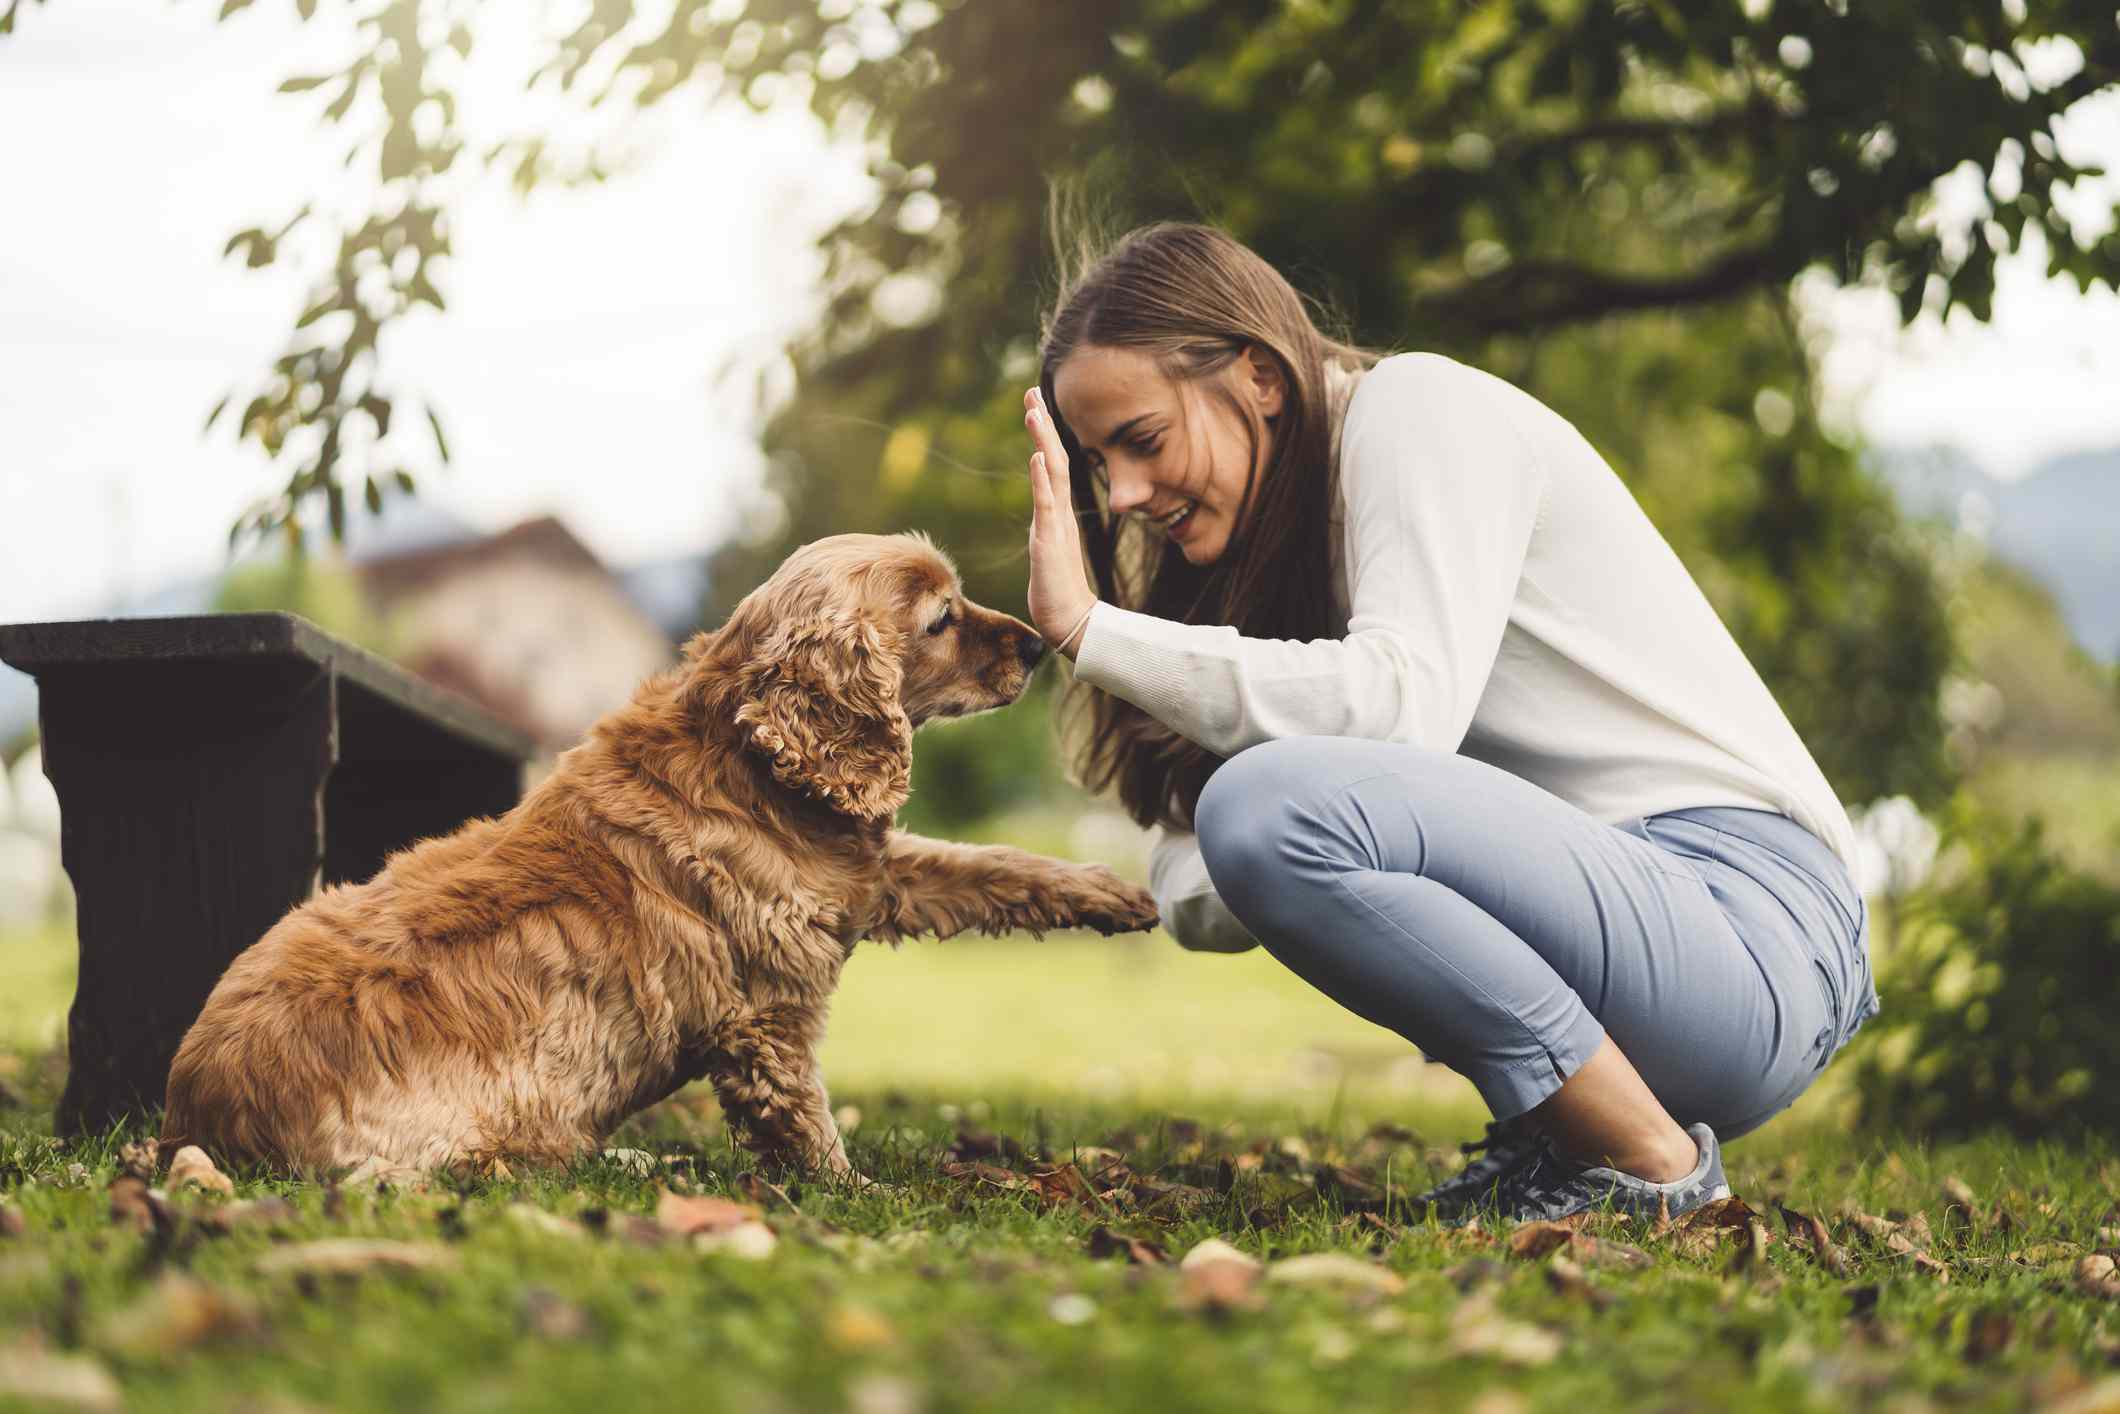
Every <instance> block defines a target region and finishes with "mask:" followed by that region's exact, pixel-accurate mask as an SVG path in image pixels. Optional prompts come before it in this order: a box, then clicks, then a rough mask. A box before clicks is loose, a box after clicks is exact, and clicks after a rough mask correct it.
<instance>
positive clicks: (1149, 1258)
mask: <svg viewBox="0 0 2120 1414" xmlns="http://www.w3.org/2000/svg"><path fill="white" fill-rule="evenodd" d="M1084 1245H1085V1246H1086V1247H1087V1248H1088V1249H1089V1255H1090V1256H1092V1257H1096V1258H1098V1259H1100V1260H1101V1259H1103V1258H1105V1257H1116V1256H1121V1255H1124V1256H1125V1258H1126V1260H1127V1261H1129V1262H1132V1263H1133V1264H1134V1265H1136V1266H1141V1267H1154V1266H1161V1265H1162V1264H1163V1263H1164V1262H1165V1261H1166V1260H1168V1259H1167V1256H1166V1254H1165V1253H1164V1251H1163V1249H1162V1247H1160V1246H1158V1245H1157V1244H1156V1243H1154V1242H1150V1241H1148V1240H1146V1239H1144V1238H1139V1237H1129V1236H1128V1235H1126V1234H1125V1233H1123V1232H1113V1231H1112V1230H1111V1229H1110V1228H1108V1227H1106V1226H1105V1225H1104V1224H1102V1223H1099V1224H1097V1226H1095V1227H1093V1228H1091V1229H1090V1234H1089V1240H1088V1241H1087V1243H1085V1244H1084Z"/></svg>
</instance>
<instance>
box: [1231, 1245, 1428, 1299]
mask: <svg viewBox="0 0 2120 1414" xmlns="http://www.w3.org/2000/svg"><path fill="white" fill-rule="evenodd" d="M1266 1280H1268V1281H1271V1282H1281V1283H1285V1284H1287V1285H1291V1286H1333V1287H1341V1288H1344V1289H1347V1290H1352V1291H1367V1292H1374V1293H1377V1294H1378V1295H1382V1296H1394V1295H1397V1294H1398V1293H1399V1292H1401V1291H1404V1290H1405V1289H1406V1279H1405V1278H1404V1277H1402V1276H1400V1275H1399V1274H1398V1273H1397V1272H1394V1271H1392V1270H1391V1269H1390V1268H1389V1267H1383V1266H1379V1265H1378V1264H1377V1263H1375V1262H1365V1261H1363V1260H1362V1259H1361V1258H1360V1257H1354V1256H1350V1255H1348V1254H1347V1253H1345V1252H1307V1253H1305V1254H1303V1255H1302V1256H1300V1257H1284V1258H1282V1259H1281V1260H1280V1261H1278V1262H1275V1263H1273V1264H1272V1265H1270V1266H1268V1267H1267V1269H1266Z"/></svg>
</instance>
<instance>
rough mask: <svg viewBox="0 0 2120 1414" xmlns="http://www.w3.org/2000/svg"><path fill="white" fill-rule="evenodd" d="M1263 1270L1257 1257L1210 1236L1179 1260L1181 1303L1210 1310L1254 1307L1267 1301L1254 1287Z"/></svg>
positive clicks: (1187, 1308)
mask: <svg viewBox="0 0 2120 1414" xmlns="http://www.w3.org/2000/svg"><path fill="white" fill-rule="evenodd" d="M1260 1272H1261V1267H1260V1264H1259V1259H1258V1258H1256V1257H1253V1256H1251V1255H1249V1254H1247V1253H1244V1252H1240V1251H1238V1250H1237V1249H1236V1248H1234V1247H1232V1246H1230V1245H1229V1244H1228V1243H1227V1242H1224V1241H1222V1240H1221V1239H1220V1238H1218V1237H1210V1238H1208V1239H1207V1240H1206V1241H1205V1242H1202V1243H1200V1244H1199V1245H1198V1246H1196V1247H1194V1248H1193V1249H1192V1250H1191V1251H1190V1252H1187V1253H1186V1254H1185V1256H1184V1258H1183V1259H1182V1260H1180V1261H1179V1263H1178V1274H1179V1276H1178V1305H1179V1306H1180V1307H1182V1308H1184V1309H1186V1310H1190V1311H1207V1312H1210V1313H1215V1312H1222V1311H1239V1310H1244V1311H1248V1310H1255V1309H1257V1308H1258V1307H1259V1306H1261V1305H1263V1304H1264V1298H1263V1297H1261V1296H1260V1294H1259V1293H1258V1291H1257V1290H1255V1288H1256V1287H1257V1286H1258V1284H1259V1276H1260Z"/></svg>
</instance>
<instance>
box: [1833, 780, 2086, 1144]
mask: <svg viewBox="0 0 2120 1414" xmlns="http://www.w3.org/2000/svg"><path fill="white" fill-rule="evenodd" d="M1949 834H1950V836H1951V837H1952V847H1951V853H1953V854H1955V855H1956V856H1957V857H1956V859H1955V860H1953V861H1951V863H1952V866H1953V867H1950V868H1947V869H1945V870H1942V871H1940V878H1941V879H1942V880H1943V881H1942V882H1940V883H1938V884H1937V885H1936V886H1935V887H1932V888H1930V889H1927V890H1925V891H1922V892H1919V893H1915V894H1912V895H1909V896H1908V897H1907V898H1905V899H1904V900H1902V901H1901V902H1900V903H1899V905H1898V906H1897V908H1896V909H1895V913H1896V917H1895V920H1894V926H1893V929H1892V933H1893V937H1892V940H1891V943H1890V946H1889V948H1888V949H1887V950H1886V951H1885V955H1884V956H1883V957H1882V958H1880V959H1879V962H1878V976H1879V984H1880V991H1881V993H1882V996H1883V1000H1884V1011H1883V1012H1882V1013H1881V1014H1880V1015H1879V1016H1877V1017H1876V1018H1875V1019H1874V1020H1872V1021H1871V1022H1870V1023H1869V1024H1868V1026H1867V1027H1866V1028H1865V1030H1864V1035H1863V1043H1864V1044H1863V1047H1862V1049H1861V1050H1860V1051H1859V1053H1858V1059H1857V1062H1856V1067H1855V1075H1854V1079H1855V1081H1856V1083H1857V1086H1858V1088H1859V1091H1860V1095H1861V1105H1862V1113H1863V1116H1864V1118H1865V1119H1868V1120H1871V1121H1874V1122H1878V1123H1882V1124H1888V1125H1891V1126H1893V1127H1895V1128H1903V1129H1909V1130H1915V1131H1919V1132H1922V1133H1929V1134H1962V1133H1969V1132H1972V1131H1976V1130H1982V1129H1989V1128H1995V1127H2001V1128H2006V1129H2009V1130H2011V1131H2013V1132H2014V1133H2016V1134H2018V1135H2020V1136H2023V1137H2027V1138H2030V1137H2036V1136H2043V1135H2052V1134H2056V1133H2080V1132H2084V1131H2090V1130H2097V1131H2100V1132H2103V1133H2107V1134H2111V1133H2120V1027H2116V1026H2115V1025H2114V1020H2113V1018H2114V1017H2115V1015H2116V1014H2120V888H2116V887H2115V886H2114V885H2112V884H2111V883H2108V882H2106V881H2104V880H2102V879H2099V878H2096V877H2094V876H2092V875H2090V874H2087V873H2084V872H2081V871H2079V870H2076V869H2073V868H2071V867H2070V866H2069V865H2068V864H2067V863H2065V862H2064V861H2063V860H2062V858H2061V857H2060V856H2059V855H2058V854H2057V853H2056V852H2055V851H2054V850H2052V849H2051V848H2049V846H2048V845H2047V843H2046V841H2045V839H2044V828H2043V826H2042V824H2041V822H2040V821H2039V820H2038V819H2037V818H2036V817H2034V818H2033V819H2031V820H2028V821H2008V820H2004V819H2002V818H2000V817H1996V816H1993V815H1988V814H1984V813H1979V812H1976V811H1975V810H1973V809H1972V808H1970V807H1968V806H1965V805H1963V804H1961V806H1960V807H1959V810H1958V813H1957V815H1956V817H1955V819H1954V820H1953V822H1952V824H1951V826H1950V828H1949Z"/></svg>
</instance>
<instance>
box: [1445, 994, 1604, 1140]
mask: <svg viewBox="0 0 2120 1414" xmlns="http://www.w3.org/2000/svg"><path fill="white" fill-rule="evenodd" d="M1604 1043H1605V1028H1604V1027H1603V1026H1602V1025H1601V1024H1599V1022H1598V1019H1597V1018H1596V1017H1594V1016H1592V1015H1591V1014H1590V1008H1588V1007H1586V1006H1583V1005H1582V1004H1581V1003H1580V1002H1578V1003H1577V1004H1576V1008H1575V1015H1574V1017H1573V1019H1571V1020H1570V1021H1569V1022H1568V1024H1567V1025H1566V1027H1565V1028H1564V1029H1563V1031H1562V1034H1560V1035H1559V1036H1557V1037H1551V1038H1547V1040H1546V1053H1545V1054H1544V1055H1541V1056H1532V1057H1530V1058H1528V1059H1525V1060H1519V1061H1506V1062H1502V1063H1500V1064H1496V1065H1484V1066H1479V1067H1476V1068H1472V1069H1468V1070H1467V1072H1466V1078H1467V1079H1469V1080H1471V1082H1472V1084H1473V1087H1474V1088H1475V1089H1477V1090H1478V1091H1479V1092H1480V1098H1481V1099H1482V1100H1485V1101H1486V1102H1487V1110H1488V1113H1490V1114H1492V1115H1493V1116H1494V1117H1495V1118H1496V1119H1514V1118H1516V1117H1517V1116H1518V1115H1520V1114H1523V1113H1524V1112H1525V1111H1527V1110H1531V1109H1535V1108H1537V1107H1538V1106H1539V1105H1541V1104H1543V1103H1544V1102H1545V1101H1546V1100H1547V1099H1549V1098H1551V1097H1552V1095H1553V1092H1554V1091H1556V1090H1558V1089H1560V1088H1561V1084H1562V1082H1563V1081H1565V1080H1566V1079H1567V1078H1568V1077H1569V1076H1571V1075H1573V1074H1575V1072H1577V1071H1578V1070H1581V1069H1582V1068H1583V1065H1584V1063H1585V1062H1587V1061H1588V1060H1589V1059H1590V1057H1592V1056H1594V1055H1596V1054H1597V1048H1598V1047H1599V1046H1601V1045H1603V1044H1604Z"/></svg>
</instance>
